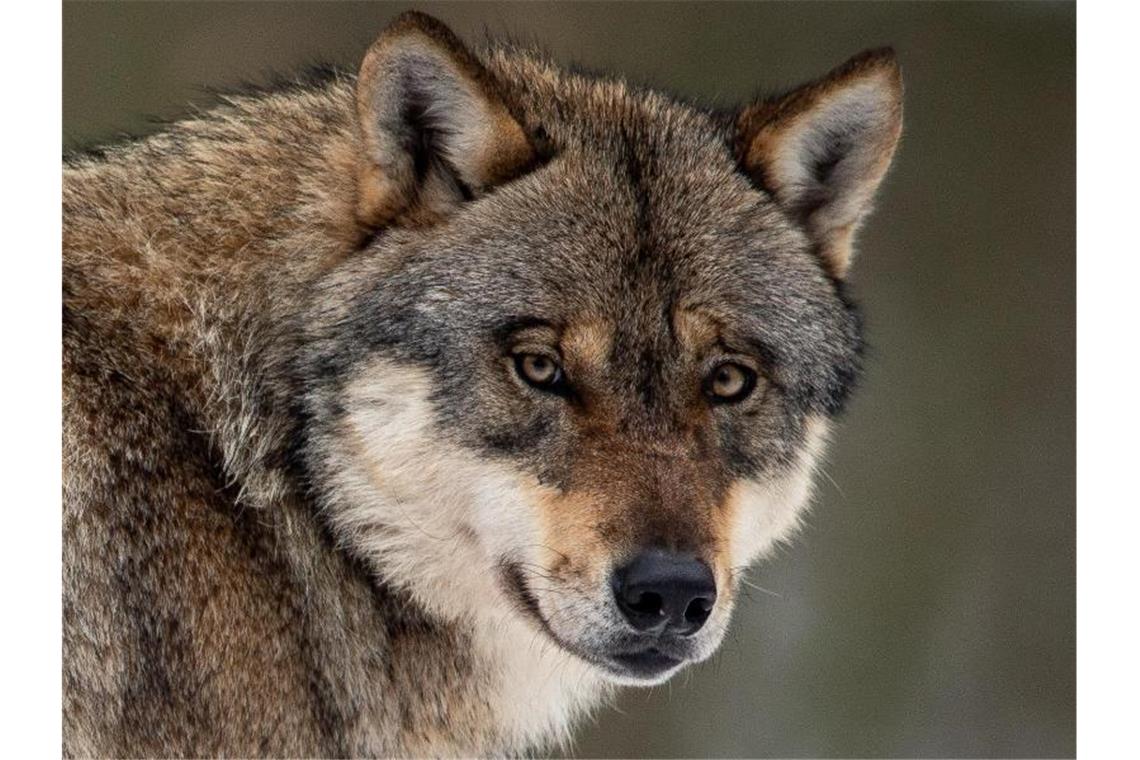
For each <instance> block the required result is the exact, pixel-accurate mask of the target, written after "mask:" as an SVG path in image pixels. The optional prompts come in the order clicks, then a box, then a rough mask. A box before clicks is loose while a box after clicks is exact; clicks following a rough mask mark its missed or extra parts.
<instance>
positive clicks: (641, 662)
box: [609, 647, 684, 678]
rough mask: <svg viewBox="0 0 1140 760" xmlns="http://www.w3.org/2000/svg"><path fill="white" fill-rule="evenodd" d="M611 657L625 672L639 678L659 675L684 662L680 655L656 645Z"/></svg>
mask: <svg viewBox="0 0 1140 760" xmlns="http://www.w3.org/2000/svg"><path fill="white" fill-rule="evenodd" d="M609 659H610V661H611V662H613V663H614V664H615V665H617V666H618V667H619V668H620V669H621V670H622V671H624V672H625V673H628V674H629V675H632V676H636V677H639V678H653V677H655V676H659V675H661V674H662V673H664V672H666V671H668V670H672V669H673V668H675V667H677V666H678V665H680V664H681V663H682V662H684V660H683V659H681V658H680V657H674V656H673V655H669V654H665V653H664V652H662V651H661V650H660V649H657V648H655V647H650V648H649V649H643V650H641V651H639V652H623V653H621V654H612V655H610V656H609Z"/></svg>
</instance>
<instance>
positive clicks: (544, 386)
mask: <svg viewBox="0 0 1140 760" xmlns="http://www.w3.org/2000/svg"><path fill="white" fill-rule="evenodd" d="M515 371H516V372H517V373H518V375H519V377H521V378H522V379H523V380H525V381H526V382H527V383H529V384H530V385H533V386H534V387H535V388H538V389H539V390H544V391H551V390H555V389H557V388H559V387H560V386H561V385H562V380H563V377H562V367H560V366H559V365H558V362H557V361H556V360H555V359H553V358H552V357H550V356H547V355H546V354H516V355H515Z"/></svg>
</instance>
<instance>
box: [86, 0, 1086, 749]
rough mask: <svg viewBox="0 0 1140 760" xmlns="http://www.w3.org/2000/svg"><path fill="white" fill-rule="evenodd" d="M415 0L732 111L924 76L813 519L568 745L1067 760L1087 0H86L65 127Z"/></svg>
mask: <svg viewBox="0 0 1140 760" xmlns="http://www.w3.org/2000/svg"><path fill="white" fill-rule="evenodd" d="M407 7H419V8H421V9H424V10H427V11H429V12H431V13H434V14H436V15H437V16H439V17H441V18H442V19H443V20H444V21H446V22H448V23H449V24H451V25H452V26H453V28H454V29H455V30H456V31H457V32H459V33H460V34H461V35H462V36H465V37H467V38H468V39H477V38H478V37H479V36H480V35H481V34H482V32H483V30H484V29H486V30H488V31H491V32H493V33H503V32H508V33H511V34H513V35H516V36H519V37H522V38H524V39H533V40H535V41H538V42H540V43H541V44H543V45H544V46H546V47H547V48H548V49H549V50H550V51H551V52H552V53H554V55H555V56H556V57H557V58H559V59H561V60H563V61H574V62H578V63H582V64H585V65H587V66H589V67H591V68H602V69H610V70H614V71H618V72H623V73H625V74H627V75H628V76H629V77H631V78H633V79H635V80H639V81H642V82H647V83H651V84H654V85H658V86H661V87H664V88H669V89H672V90H675V91H677V92H680V93H682V94H685V95H689V96H696V97H699V98H701V99H702V100H710V101H714V102H732V101H736V100H739V99H744V98H747V97H749V96H751V95H753V94H754V93H756V92H759V91H763V90H771V89H778V88H780V87H783V86H786V85H790V84H795V83H797V82H799V81H802V80H805V79H807V78H810V77H814V76H816V75H818V74H820V73H822V72H824V71H825V70H827V69H828V68H830V67H831V66H832V65H834V64H837V63H839V62H840V61H842V60H844V59H845V58H846V57H847V56H849V55H851V54H853V53H855V52H857V51H859V50H860V49H862V48H865V47H870V46H877V45H882V44H893V45H894V46H895V47H896V49H897V50H898V52H899V56H900V58H901V61H902V64H903V67H904V75H905V79H906V86H907V95H906V130H905V136H904V139H903V143H902V147H901V150H900V152H899V155H898V157H897V160H896V163H895V168H894V170H893V171H892V173H891V175H890V176H889V177H888V180H887V182H886V185H885V187H884V190H883V192H882V194H881V197H880V202H879V204H878V210H877V212H876V214H875V216H874V217H873V218H872V219H871V221H870V223H869V224H868V225H867V227H866V229H865V232H864V234H863V236H862V238H861V248H860V256H859V258H858V260H857V263H856V266H855V271H854V276H853V279H854V290H855V293H856V294H857V295H858V296H859V297H860V298H861V300H862V302H863V303H864V305H865V308H866V311H867V315H868V323H869V331H870V332H869V338H870V344H871V350H870V356H869V362H868V364H869V367H868V372H867V374H866V378H865V382H864V384H863V387H862V389H861V391H860V392H859V393H858V394H857V397H856V400H855V402H854V404H853V406H852V407H851V409H850V411H849V412H848V414H847V415H846V417H845V418H844V420H843V424H842V427H841V429H840V431H839V435H838V438H837V442H836V445H835V446H834V447H833V449H832V455H831V457H830V464H829V465H828V466H827V468H826V471H827V475H826V477H824V478H822V479H821V483H820V489H819V496H818V499H817V502H816V506H815V509H814V511H813V512H812V515H811V517H810V520H809V527H808V529H807V531H806V532H805V533H804V534H803V536H802V537H801V539H800V540H799V541H798V542H797V543H796V544H795V545H794V546H793V547H791V548H789V549H786V550H784V551H782V552H781V553H780V554H779V555H778V556H776V557H775V558H773V559H771V560H769V561H768V562H766V563H764V564H763V565H762V566H760V567H758V568H757V570H756V571H754V573H753V575H752V581H753V582H754V583H756V584H758V585H760V586H763V587H764V588H765V589H768V590H770V591H771V592H773V593H766V592H760V591H754V592H753V593H752V598H751V599H748V600H745V601H744V603H743V604H742V606H741V608H740V610H739V613H738V615H737V618H736V620H735V623H734V627H733V630H732V633H731V635H730V637H729V639H728V640H727V641H726V644H725V646H724V648H723V650H722V651H721V652H720V654H719V655H718V656H717V657H716V658H715V659H713V660H712V661H710V662H709V663H706V664H705V665H703V666H700V667H698V668H696V669H694V670H693V671H692V672H691V674H689V675H687V676H686V675H683V676H681V677H679V678H678V679H677V680H676V681H675V682H673V683H671V684H669V685H667V686H664V687H660V688H657V689H654V690H650V691H630V692H627V693H626V694H625V695H624V696H623V697H622V698H621V699H620V700H619V703H618V708H619V709H606V710H604V711H602V712H601V713H600V714H599V715H598V718H597V721H596V724H595V725H593V726H590V727H587V728H586V729H585V730H583V731H582V732H581V733H580V739H579V741H578V742H577V744H576V746H575V752H576V753H577V754H579V755H582V756H599V755H602V756H645V755H656V756H759V755H781V756H805V755H848V756H850V755H894V756H946V755H952V756H1013V755H1017V756H1025V755H1033V756H1057V755H1062V756H1063V755H1070V756H1071V755H1073V754H1074V752H1075V732H1076V729H1075V718H1074V708H1075V704H1074V702H1075V670H1076V669H1075V564H1074V559H1075V546H1074V532H1075V515H1074V505H1075V476H1074V455H1075V399H1074V385H1075V361H1074V357H1075V293H1074V277H1075V275H1074V256H1075V238H1074V236H1075V163H1076V155H1075V134H1076V123H1075V89H1076V82H1075V73H1076V72H1075V69H1076V61H1075V53H1076V41H1075V24H1076V11H1075V7H1074V5H1072V4H1068V3H1064V4H1061V3H1044V2H1041V3H976V4H975V3H870V4H861V3H860V4H856V3H841V4H833V3H812V4H786V3H756V4H750V3H743V4H735V3H732V4H730V3H717V4H697V3H677V4H648V3H636V4H632V3H631V4H618V3H602V4H558V5H554V4H518V5H515V4H508V3H490V4H481V3H462V4H459V3H454V4H453V3H447V4H438V5H433V4H422V3H421V4H414V3H413V4H408V3H399V4H390V3H374V4H369V3H249V4H231V3H177V4H173V3H130V4H127V3H110V4H103V3H98V4H96V3H72V2H68V3H65V4H64V16H63V17H64V36H63V40H64V81H63V93H64V97H63V116H64V119H63V123H64V136H63V137H64V145H65V146H74V145H77V144H83V143H89V142H91V141H99V140H106V139H109V138H114V137H116V136H117V135H118V134H119V133H121V132H130V133H135V134H141V133H145V132H147V131H150V130H152V129H154V126H153V124H152V123H151V122H150V121H148V119H147V117H153V116H157V117H163V118H165V117H170V116H174V115H177V114H179V113H181V112H183V111H184V110H185V109H186V107H187V105H188V104H191V103H195V104H205V103H208V102H209V97H208V96H207V95H206V94H205V90H204V88H206V87H218V86H223V87H224V86H226V85H234V84H237V83H239V82H241V81H244V80H254V81H257V80H260V79H262V78H264V76H265V75H267V74H268V73H270V72H281V71H286V72H287V71H289V70H290V69H292V68H295V67H296V66H297V65H299V64H303V63H307V62H313V61H317V60H326V61H331V62H335V63H342V64H346V65H352V64H354V63H355V62H356V61H357V60H358V59H359V57H360V55H361V54H362V52H363V51H364V49H365V48H366V46H367V45H368V43H369V42H370V41H371V40H372V38H373V37H374V36H375V34H376V33H377V31H378V30H379V29H380V28H381V27H382V26H383V25H384V23H385V22H386V21H387V20H388V19H390V18H391V17H392V16H393V15H395V14H396V13H398V12H399V11H401V10H403V9H405V8H407Z"/></svg>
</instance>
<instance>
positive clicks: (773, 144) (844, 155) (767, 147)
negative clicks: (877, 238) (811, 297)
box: [736, 48, 902, 277]
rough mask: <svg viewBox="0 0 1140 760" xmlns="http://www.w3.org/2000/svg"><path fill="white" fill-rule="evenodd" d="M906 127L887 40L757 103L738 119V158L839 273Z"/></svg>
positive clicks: (899, 84)
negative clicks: (803, 227)
mask: <svg viewBox="0 0 1140 760" xmlns="http://www.w3.org/2000/svg"><path fill="white" fill-rule="evenodd" d="M901 132H902V74H901V72H900V70H899V65H898V62H897V60H896V58H895V53H894V51H893V50H892V49H890V48H880V49H877V50H868V51H866V52H864V53H861V54H859V55H857V56H855V57H854V58H852V59H850V60H849V61H847V62H846V63H844V64H843V65H842V66H840V67H838V68H836V69H834V70H833V71H831V72H830V73H829V74H827V75H826V76H824V77H823V78H821V79H819V80H817V81H815V82H812V83H810V84H808V85H805V86H803V87H800V88H798V89H796V90H793V91H791V92H789V93H787V94H785V95H783V96H780V97H776V98H772V99H769V100H766V101H763V102H760V103H757V104H755V105H752V106H750V107H748V108H746V109H744V110H743V111H741V113H740V114H739V115H738V117H737V120H736V152H737V158H738V159H739V161H740V163H741V165H742V166H743V167H744V169H745V171H747V172H748V173H749V175H750V176H752V177H753V179H754V180H755V181H756V182H758V183H759V184H761V185H762V186H763V187H765V188H766V189H768V190H769V191H770V192H771V193H772V194H773V195H774V196H775V198H776V200H777V201H778V202H779V203H780V204H781V205H783V206H784V207H785V208H786V209H787V210H788V211H789V212H790V213H791V214H792V215H793V216H794V217H795V218H797V219H798V220H799V221H801V222H802V223H803V224H804V226H805V228H806V229H807V231H808V233H809V234H810V235H811V236H812V238H813V240H814V241H815V242H816V244H817V246H818V248H819V251H820V255H821V256H822V257H823V259H824V262H825V264H826V265H827V267H828V269H829V270H830V271H831V272H832V274H834V275H835V276H836V277H843V276H844V275H845V274H846V272H847V267H848V264H849V263H850V258H851V252H852V238H853V235H854V233H855V230H856V229H857V227H858V225H859V222H860V221H861V220H862V219H863V217H864V216H865V215H866V214H867V212H868V211H869V210H870V207H871V200H872V198H873V196H874V193H875V190H876V189H877V188H878V186H879V183H880V182H881V181H882V179H883V176H884V175H885V174H886V171H887V168H888V167H889V166H890V162H891V158H892V156H893V155H894V152H895V147H896V146H897V144H898V140H899V136H900V134H901Z"/></svg>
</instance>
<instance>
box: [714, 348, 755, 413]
mask: <svg viewBox="0 0 1140 760" xmlns="http://www.w3.org/2000/svg"><path fill="white" fill-rule="evenodd" d="M725 366H732V367H736V368H737V369H739V370H740V371H741V372H742V373H743V374H744V385H743V386H742V387H741V388H740V390H739V391H737V392H736V393H734V394H732V395H731V396H721V395H720V394H718V393H716V392H715V391H714V390H713V384H714V383H715V382H716V373H717V372H719V371H720V370H721V368H723V367H725ZM759 379H760V373H759V372H757V371H756V370H755V369H753V368H752V367H749V366H748V365H747V364H744V363H743V362H740V361H736V360H733V359H724V360H722V361H719V362H717V363H716V364H714V365H713V366H712V367H711V368H710V369H709V371H708V372H706V373H705V379H704V383H703V386H704V393H705V396H707V397H708V399H709V401H710V402H711V403H713V404H739V403H740V402H741V401H744V400H745V399H747V398H748V397H749V396H751V395H752V392H753V391H754V390H756V386H757V385H758V384H759Z"/></svg>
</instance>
